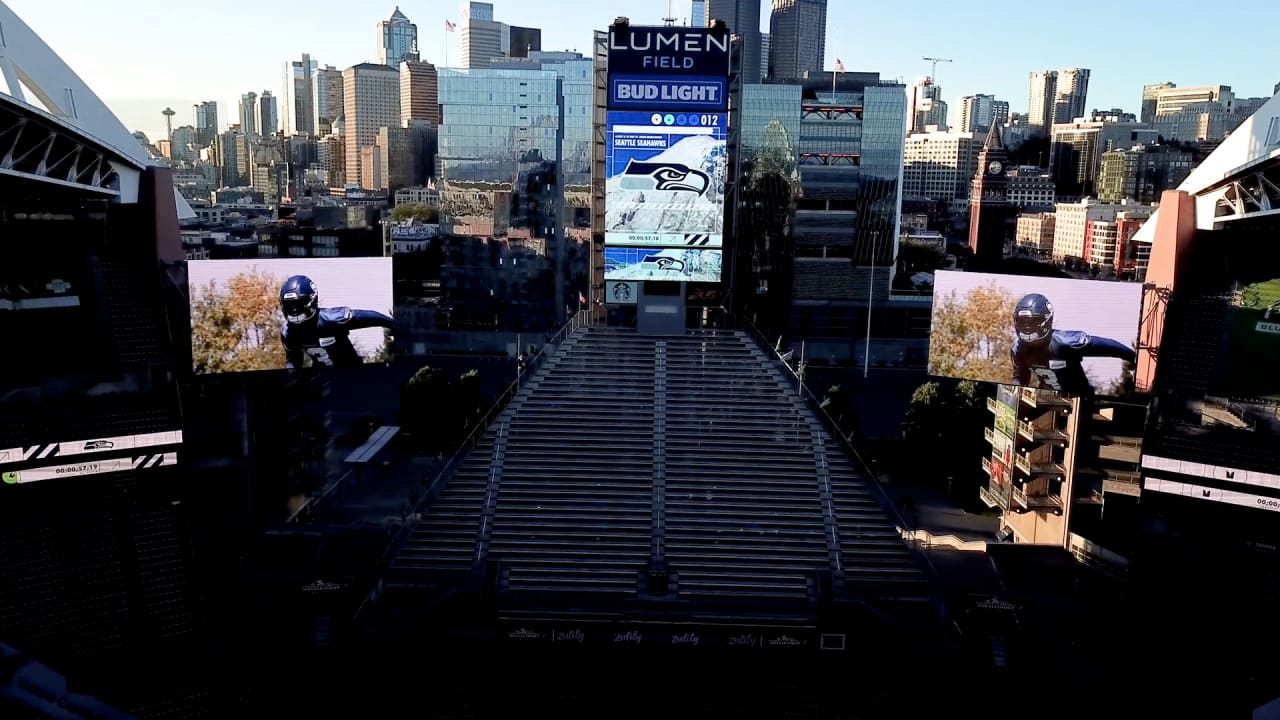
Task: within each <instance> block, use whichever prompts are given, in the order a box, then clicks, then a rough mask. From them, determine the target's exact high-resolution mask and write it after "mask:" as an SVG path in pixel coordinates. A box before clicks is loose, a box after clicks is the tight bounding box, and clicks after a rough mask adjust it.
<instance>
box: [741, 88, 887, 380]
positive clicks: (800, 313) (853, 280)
mask: <svg viewBox="0 0 1280 720" xmlns="http://www.w3.org/2000/svg"><path fill="white" fill-rule="evenodd" d="M741 98H742V102H741V112H740V113H739V114H738V118H739V120H738V122H739V136H738V137H739V142H738V168H739V172H738V183H739V184H738V193H737V212H736V217H735V228H736V230H735V237H736V242H737V245H736V253H735V263H736V264H735V268H734V272H735V278H734V287H735V290H736V291H737V297H738V298H739V301H740V302H741V303H744V304H746V305H747V306H748V310H749V312H751V313H752V314H754V315H755V316H756V318H757V324H761V325H764V324H767V325H768V326H769V327H768V328H767V330H769V331H770V332H773V333H777V334H787V335H790V336H793V337H796V338H800V337H804V338H807V339H809V340H811V342H816V343H818V344H817V345H815V346H814V347H815V349H816V350H817V351H818V352H819V353H820V354H822V355H827V356H829V357H834V358H840V357H846V358H847V357H850V356H851V355H853V354H854V353H855V352H857V351H860V348H857V347H856V346H857V341H858V339H859V338H860V337H861V336H862V335H863V334H864V333H865V332H866V313H867V307H868V304H869V302H872V303H875V304H876V310H877V312H876V313H875V320H874V322H876V323H882V322H890V324H894V325H895V327H893V328H885V329H884V332H887V333H888V334H890V335H895V336H896V335H901V334H903V332H904V331H903V330H902V329H898V328H897V327H896V325H897V324H901V323H900V322H898V320H892V321H889V320H885V318H887V317H889V315H892V313H888V314H886V313H882V312H880V309H881V306H880V303H883V302H886V301H887V300H888V295H889V285H890V281H891V276H892V271H893V264H894V260H895V258H896V255H897V234H898V214H899V208H900V207H901V176H902V155H903V144H904V136H903V130H904V128H905V121H906V92H905V87H904V86H902V85H899V84H894V83H882V82H880V78H879V76H878V75H877V74H875V73H841V74H840V77H839V78H838V79H836V83H835V88H834V91H833V88H832V76H831V74H830V73H809V75H808V76H807V77H806V78H805V80H803V81H801V82H797V83H793V84H767V85H744V86H743V88H742V95H741ZM747 298H752V299H747ZM752 306H754V307H752ZM783 308H785V310H784V309H783ZM876 332H877V331H876V330H875V329H873V335H874V334H876Z"/></svg>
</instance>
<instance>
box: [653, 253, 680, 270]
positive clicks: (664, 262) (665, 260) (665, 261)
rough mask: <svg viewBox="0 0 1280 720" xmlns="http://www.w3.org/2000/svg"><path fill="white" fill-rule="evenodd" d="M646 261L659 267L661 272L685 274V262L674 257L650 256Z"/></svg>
mask: <svg viewBox="0 0 1280 720" xmlns="http://www.w3.org/2000/svg"><path fill="white" fill-rule="evenodd" d="M644 261H645V262H647V263H653V264H654V265H657V266H658V269H659V270H675V271H676V272H684V261H683V260H677V259H676V258H673V257H666V256H665V255H650V256H649V257H647V258H645V259H644Z"/></svg>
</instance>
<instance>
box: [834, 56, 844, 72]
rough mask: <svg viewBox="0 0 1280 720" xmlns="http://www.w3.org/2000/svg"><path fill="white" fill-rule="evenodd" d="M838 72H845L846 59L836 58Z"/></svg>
mask: <svg viewBox="0 0 1280 720" xmlns="http://www.w3.org/2000/svg"><path fill="white" fill-rule="evenodd" d="M836 72H838V73H842V72H845V69H844V61H843V60H841V59H840V58H836Z"/></svg>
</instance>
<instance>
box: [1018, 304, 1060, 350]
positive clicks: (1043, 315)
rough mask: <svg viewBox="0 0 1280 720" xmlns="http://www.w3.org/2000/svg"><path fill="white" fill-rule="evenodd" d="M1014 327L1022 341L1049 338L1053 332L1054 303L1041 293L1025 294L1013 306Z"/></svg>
mask: <svg viewBox="0 0 1280 720" xmlns="http://www.w3.org/2000/svg"><path fill="white" fill-rule="evenodd" d="M1013 329H1014V332H1016V333H1017V334H1018V339H1019V340H1021V341H1022V342H1027V343H1040V342H1044V341H1045V340H1048V339H1049V336H1050V335H1052V334H1053V303H1051V302H1049V298H1047V297H1045V296H1043V295H1041V294H1040V293H1030V294H1028V295H1023V296H1022V299H1021V300H1019V301H1018V304H1017V305H1014V306H1013Z"/></svg>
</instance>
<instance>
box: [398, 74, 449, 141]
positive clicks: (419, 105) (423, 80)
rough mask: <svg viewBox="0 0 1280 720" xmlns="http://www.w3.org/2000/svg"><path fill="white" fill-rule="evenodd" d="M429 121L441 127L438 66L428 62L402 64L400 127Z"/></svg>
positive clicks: (433, 125)
mask: <svg viewBox="0 0 1280 720" xmlns="http://www.w3.org/2000/svg"><path fill="white" fill-rule="evenodd" d="M414 120H427V121H429V122H430V123H431V126H432V127H439V126H440V98H439V90H438V80H437V73H436V66H435V65H432V64H431V63H426V62H409V61H406V62H403V63H400V126H401V127H406V128H407V127H409V126H410V123H411V122H412V121H414Z"/></svg>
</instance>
